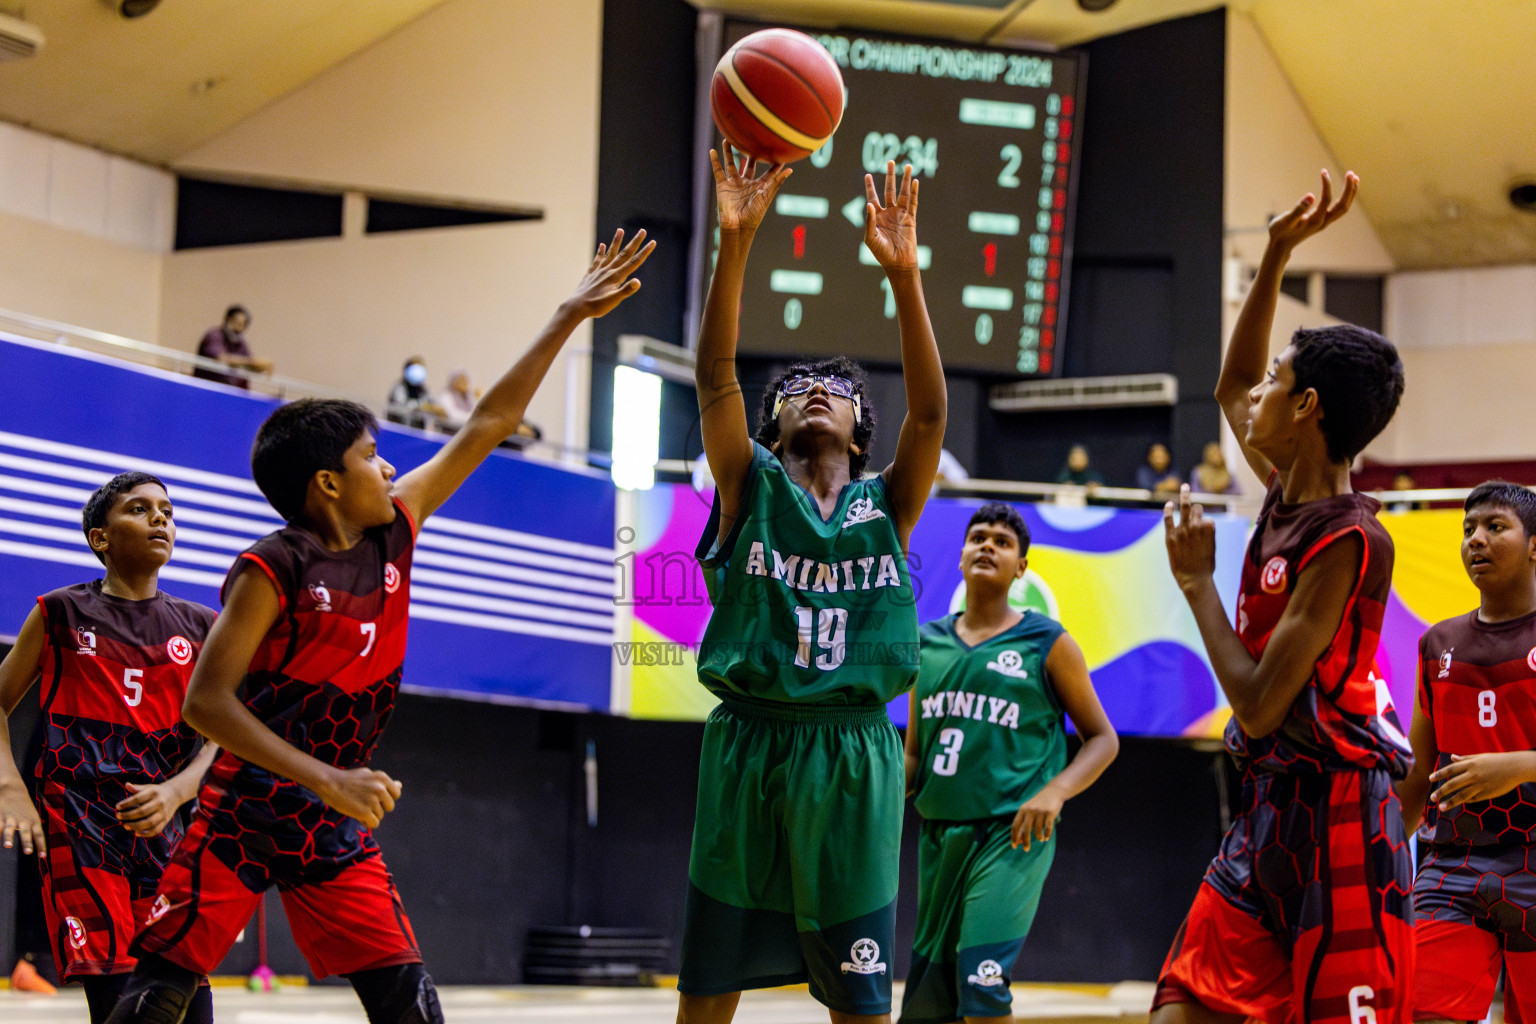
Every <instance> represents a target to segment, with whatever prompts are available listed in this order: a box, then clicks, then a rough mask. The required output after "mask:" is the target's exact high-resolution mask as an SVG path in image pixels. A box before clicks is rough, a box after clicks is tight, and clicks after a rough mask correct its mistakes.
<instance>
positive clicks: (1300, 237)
mask: <svg viewBox="0 0 1536 1024" xmlns="http://www.w3.org/2000/svg"><path fill="white" fill-rule="evenodd" d="M1359 190H1360V179H1359V177H1358V176H1356V174H1355V172H1354V171H1349V172H1347V173H1345V175H1344V194H1343V195H1341V196H1339V199H1338V202H1334V201H1333V182H1332V180H1330V179H1329V177H1328V172H1327V170H1324V171H1323V185H1322V197H1321V198H1318V197H1317V196H1314V195H1313V194H1312V193H1310V192H1308V193H1307V194H1306V195H1304V196H1302V197H1301V201H1300V202H1298V203H1297V204H1296V205H1295V206H1293V207H1291V208H1290V210H1288V211H1286V212H1285V213H1282V214H1281V215H1280V216H1278V217H1276V218H1275V219H1274V220H1272V221H1270V222H1269V241H1270V244H1271V245H1276V246H1282V247H1284V248H1285V249H1287V250H1290V249H1294V248H1296V246H1298V245H1300V244H1301V243H1302V242H1304V241H1306V240H1307V239H1308V238H1311V237H1312V236H1313V235H1315V234H1317V233H1318V232H1319V231H1321V230H1323V229H1324V228H1326V227H1327V226H1328V225H1330V224H1332V223H1333V222H1334V221H1336V220H1338V219H1339V218H1340V217H1342V216H1344V215H1345V214H1346V213H1348V212H1349V208H1350V206H1351V205H1352V204H1353V203H1354V201H1355V193H1356V192H1358V191H1359Z"/></svg>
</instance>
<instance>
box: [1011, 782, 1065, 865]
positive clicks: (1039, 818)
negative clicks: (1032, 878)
mask: <svg viewBox="0 0 1536 1024" xmlns="http://www.w3.org/2000/svg"><path fill="white" fill-rule="evenodd" d="M1065 802H1066V801H1065V800H1064V799H1063V798H1062V796H1061V794H1059V793H1057V792H1056V791H1055V790H1054V789H1052V788H1051V787H1050V786H1046V787H1045V788H1044V789H1042V790H1041V791H1040V792H1038V793H1036V794H1035V795H1034V796H1032V797H1030V798H1029V799H1028V800H1026V801H1025V802H1024V803H1023V805H1022V806H1020V807H1019V809H1018V810H1017V811H1016V812H1014V815H1013V825H1012V826H1011V827H1010V829H1009V835H1008V841H1009V844H1010V845H1012V846H1014V847H1020V846H1022V847H1023V848H1024V852H1025V853H1028V852H1029V847H1030V844H1031V843H1048V842H1050V841H1051V835H1052V833H1054V832H1055V831H1056V821H1057V819H1059V818H1060V817H1061V807H1062V804H1064V803H1065Z"/></svg>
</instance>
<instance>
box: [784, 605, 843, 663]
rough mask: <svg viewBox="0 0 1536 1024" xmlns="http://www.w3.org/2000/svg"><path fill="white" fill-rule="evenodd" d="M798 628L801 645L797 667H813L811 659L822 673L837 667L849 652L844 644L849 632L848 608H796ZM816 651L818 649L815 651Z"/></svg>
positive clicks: (797, 651)
mask: <svg viewBox="0 0 1536 1024" xmlns="http://www.w3.org/2000/svg"><path fill="white" fill-rule="evenodd" d="M795 627H796V631H797V632H798V634H799V643H798V644H797V645H796V647H795V667H796V668H810V667H811V656H812V654H813V653H814V654H815V657H816V667H817V668H819V669H822V670H826V669H830V668H837V666H839V665H841V664H842V663H843V657H844V656H845V655H846V654H847V653H848V645H847V644H846V643H845V642H844V640H845V637H846V636H847V633H848V609H846V608H796V609H795ZM813 648H814V650H813Z"/></svg>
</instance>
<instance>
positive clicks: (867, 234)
mask: <svg viewBox="0 0 1536 1024" xmlns="http://www.w3.org/2000/svg"><path fill="white" fill-rule="evenodd" d="M864 195H865V197H866V199H867V200H868V202H867V203H866V204H865V207H864V244H865V245H866V246H868V247H869V251H870V252H872V253H874V254H875V259H876V260H878V261H879V263H880V265H881V266H882V267H884V268H885V269H887V270H902V269H906V270H912V269H916V268H917V182H916V181H913V180H912V165H911V164H906V165H905V166H904V167H903V168H902V172H901V188H900V189H897V187H896V161H894V160H887V161H886V162H885V202H884V203H882V202H881V201H880V196H879V195H878V194H877V193H876V192H875V178H874V175H872V174H866V175H864Z"/></svg>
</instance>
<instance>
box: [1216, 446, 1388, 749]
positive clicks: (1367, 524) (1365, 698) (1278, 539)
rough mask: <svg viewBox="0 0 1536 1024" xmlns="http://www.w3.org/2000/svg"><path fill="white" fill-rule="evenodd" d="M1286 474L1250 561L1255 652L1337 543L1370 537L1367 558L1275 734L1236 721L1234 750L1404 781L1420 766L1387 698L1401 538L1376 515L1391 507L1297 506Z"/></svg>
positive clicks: (1369, 503) (1273, 481)
mask: <svg viewBox="0 0 1536 1024" xmlns="http://www.w3.org/2000/svg"><path fill="white" fill-rule="evenodd" d="M1280 497H1281V488H1280V477H1279V474H1278V473H1276V474H1274V475H1272V476H1271V477H1270V483H1269V491H1268V493H1267V494H1266V495H1265V497H1264V507H1263V509H1262V510H1261V511H1260V512H1259V518H1258V522H1257V524H1256V525H1255V527H1254V533H1253V539H1252V540H1250V541H1249V543H1248V550H1247V553H1246V555H1245V556H1244V559H1243V575H1242V585H1241V588H1240V590H1239V592H1238V599H1237V633H1238V636H1239V637H1240V638H1241V639H1242V642H1243V646H1244V647H1245V648H1247V650H1248V653H1249V654H1251V655H1252V656H1253V657H1255V658H1258V657H1260V656H1262V655H1263V653H1264V648H1265V647H1266V646H1267V645H1268V643H1269V638H1270V636H1271V634H1273V632H1274V629H1275V626H1276V625H1277V624H1278V623H1279V621H1280V617H1281V615H1282V614H1283V613H1284V612H1285V609H1286V606H1287V604H1289V602H1290V599H1291V594H1292V593H1293V592H1294V590H1295V588H1296V580H1297V579H1298V577H1300V575H1301V573H1302V572H1303V571H1304V570H1305V569H1306V568H1307V566H1308V564H1309V563H1311V561H1312V560H1313V559H1314V558H1316V557H1317V556H1318V555H1319V554H1320V553H1321V552H1322V551H1323V550H1324V549H1326V548H1327V547H1328V545H1330V544H1334V543H1337V542H1338V541H1340V540H1343V539H1344V538H1346V537H1349V536H1357V537H1359V538H1360V540H1361V542H1362V544H1363V546H1364V553H1363V555H1362V557H1361V562H1360V566H1359V568H1358V569H1357V571H1356V573H1355V579H1354V587H1353V589H1352V590H1351V592H1350V595H1349V601H1348V603H1347V604H1346V605H1345V607H1344V618H1343V621H1342V622H1341V623H1340V624H1339V631H1338V633H1337V634H1336V635H1335V637H1334V639H1333V642H1332V643H1331V644H1329V645H1328V649H1327V650H1326V651H1324V652H1323V655H1322V657H1320V658H1319V659H1318V660H1317V664H1316V666H1315V667H1314V669H1313V672H1312V678H1311V679H1310V680H1308V682H1307V685H1306V687H1305V688H1304V689H1303V690H1302V691H1301V694H1300V695H1299V696H1298V697H1297V698H1296V702H1295V704H1293V705H1292V706H1291V709H1290V711H1289V712H1288V713H1287V715H1286V718H1285V722H1284V723H1283V724H1282V725H1281V727H1280V728H1279V729H1277V730H1276V731H1275V732H1274V733H1272V734H1270V735H1268V736H1264V737H1261V738H1258V739H1255V738H1253V737H1250V736H1248V735H1247V734H1246V733H1244V732H1243V730H1242V727H1241V726H1240V725H1238V722H1237V719H1236V718H1233V719H1232V720H1231V721H1230V722H1229V723H1228V724H1227V732H1226V744H1227V749H1228V750H1229V751H1231V752H1232V754H1233V756H1234V757H1236V758H1237V759H1238V761H1239V762H1240V763H1244V764H1246V765H1249V766H1251V767H1252V768H1253V769H1254V770H1257V771H1279V772H1285V771H1302V772H1317V771H1338V770H1354V769H1372V768H1380V769H1384V770H1386V771H1388V772H1390V773H1391V774H1392V776H1393V777H1394V778H1402V777H1403V776H1404V775H1406V774H1407V772H1408V768H1409V767H1410V766H1411V765H1412V763H1413V754H1412V750H1411V748H1410V745H1409V743H1408V739H1407V737H1406V736H1404V735H1403V731H1402V726H1401V725H1400V724H1399V723H1398V720H1397V713H1396V712H1395V711H1394V710H1393V707H1392V700H1391V697H1390V696H1389V694H1388V691H1387V685H1386V681H1385V680H1384V679H1382V678H1381V676H1380V675H1379V674H1378V673H1377V671H1376V647H1377V645H1378V643H1379V642H1380V639H1381V623H1382V619H1383V618H1384V616H1385V615H1386V607H1387V598H1388V596H1389V593H1390V590H1391V586H1392V554H1393V551H1392V538H1391V537H1390V536H1388V534H1387V531H1386V530H1385V529H1384V528H1383V527H1382V525H1381V523H1380V522H1379V521H1378V520H1377V518H1376V512H1377V510H1378V509H1380V508H1381V503H1380V502H1378V501H1376V500H1375V499H1374V498H1370V497H1367V496H1365V495H1363V494H1353V493H1352V494H1340V495H1337V496H1335V497H1332V498H1323V499H1319V500H1317V501H1307V502H1302V503H1300V504H1296V505H1288V504H1285V503H1284V502H1282V501H1281V500H1280Z"/></svg>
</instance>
